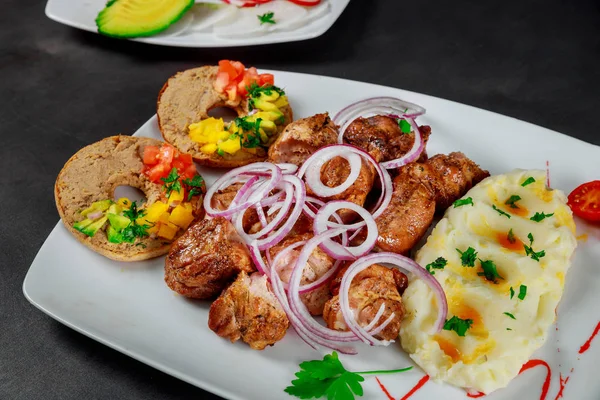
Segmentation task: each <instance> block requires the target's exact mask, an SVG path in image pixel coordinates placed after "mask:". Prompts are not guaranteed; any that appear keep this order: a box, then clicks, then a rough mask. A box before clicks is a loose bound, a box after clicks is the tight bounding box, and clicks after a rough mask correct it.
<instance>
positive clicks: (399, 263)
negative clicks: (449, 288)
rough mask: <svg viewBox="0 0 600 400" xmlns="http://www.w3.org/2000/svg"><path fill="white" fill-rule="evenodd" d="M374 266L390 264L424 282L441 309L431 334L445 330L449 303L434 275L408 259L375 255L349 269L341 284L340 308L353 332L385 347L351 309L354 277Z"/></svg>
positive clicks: (388, 255)
mask: <svg viewBox="0 0 600 400" xmlns="http://www.w3.org/2000/svg"><path fill="white" fill-rule="evenodd" d="M373 264H389V265H391V266H394V267H397V268H401V269H404V270H405V271H407V272H409V273H411V274H414V275H416V276H417V277H418V278H420V279H421V280H423V282H424V283H425V284H426V285H427V286H429V288H430V289H431V290H432V291H433V294H434V297H435V298H436V301H437V306H438V309H439V312H438V317H437V319H436V321H435V323H434V324H433V326H432V330H431V333H432V334H434V333H437V332H439V331H440V330H441V329H442V328H443V326H444V322H445V321H446V317H447V315H448V302H447V301H446V294H445V293H444V289H443V288H442V286H441V285H440V283H439V282H438V281H437V280H436V279H435V278H434V277H433V275H431V274H430V273H429V272H427V270H426V269H425V268H423V267H421V266H420V265H419V264H417V263H416V262H415V261H413V260H411V259H410V258H408V257H404V256H401V255H399V254H395V253H375V254H370V255H368V256H365V257H363V258H361V259H360V260H357V261H355V262H354V263H352V265H350V266H349V267H348V270H347V271H346V272H345V274H344V277H343V278H342V282H341V283H340V294H339V299H340V308H341V310H342V314H343V315H344V320H345V322H346V325H348V327H349V328H350V329H351V330H352V331H353V332H354V331H355V330H356V331H357V332H358V333H359V334H360V337H361V338H365V339H367V340H368V341H369V342H372V343H375V344H383V345H385V342H386V341H380V340H378V339H375V338H374V337H373V336H372V335H371V334H370V333H368V332H367V331H366V330H365V329H364V328H362V327H361V326H359V325H358V323H357V322H356V321H355V319H354V316H353V312H352V309H351V308H350V300H349V298H348V292H349V290H350V285H351V283H352V280H353V279H354V277H355V276H356V275H357V274H358V273H360V272H361V271H364V270H365V269H367V268H369V267H370V266H371V265H373ZM353 328H354V329H353Z"/></svg>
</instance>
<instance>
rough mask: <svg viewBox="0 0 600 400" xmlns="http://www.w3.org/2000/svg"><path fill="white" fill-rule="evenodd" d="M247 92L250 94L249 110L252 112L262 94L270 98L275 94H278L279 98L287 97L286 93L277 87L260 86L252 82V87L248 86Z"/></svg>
mask: <svg viewBox="0 0 600 400" xmlns="http://www.w3.org/2000/svg"><path fill="white" fill-rule="evenodd" d="M246 91H247V92H248V109H249V110H250V111H252V110H254V109H255V108H256V106H255V105H254V101H255V100H256V99H258V98H259V97H260V95H261V93H264V94H265V95H267V96H270V95H271V94H272V93H273V92H276V93H277V94H278V95H279V96H285V91H283V89H281V88H279V87H277V86H275V85H270V84H266V85H262V86H259V85H258V84H257V83H256V82H252V84H251V85H250V86H246Z"/></svg>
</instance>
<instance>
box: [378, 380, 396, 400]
mask: <svg viewBox="0 0 600 400" xmlns="http://www.w3.org/2000/svg"><path fill="white" fill-rule="evenodd" d="M375 379H376V380H377V383H379V387H380V388H381V390H383V393H385V395H386V396H387V398H388V400H394V397H393V396H392V395H391V394H390V392H388V390H387V389H386V387H385V386H383V383H381V381H380V380H379V378H375Z"/></svg>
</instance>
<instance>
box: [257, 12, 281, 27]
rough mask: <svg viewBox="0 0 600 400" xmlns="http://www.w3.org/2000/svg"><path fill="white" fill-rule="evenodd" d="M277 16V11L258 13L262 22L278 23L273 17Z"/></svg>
mask: <svg viewBox="0 0 600 400" xmlns="http://www.w3.org/2000/svg"><path fill="white" fill-rule="evenodd" d="M274 16H275V13H274V12H272V11H270V12H267V13H264V14H263V15H257V17H258V20H259V21H260V24H261V25H263V24H276V23H277V21H275V20H274V19H273V17H274Z"/></svg>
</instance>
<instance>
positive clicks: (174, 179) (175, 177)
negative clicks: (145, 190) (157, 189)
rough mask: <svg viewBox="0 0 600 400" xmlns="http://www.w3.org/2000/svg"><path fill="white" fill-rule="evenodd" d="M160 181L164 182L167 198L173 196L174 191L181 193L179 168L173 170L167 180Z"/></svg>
mask: <svg viewBox="0 0 600 400" xmlns="http://www.w3.org/2000/svg"><path fill="white" fill-rule="evenodd" d="M160 180H161V181H163V182H164V184H163V188H164V189H165V191H166V192H167V197H169V196H170V195H171V192H172V191H176V192H179V191H180V190H181V182H179V174H178V173H177V168H173V169H172V170H171V172H169V175H168V176H167V177H166V178H160Z"/></svg>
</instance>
